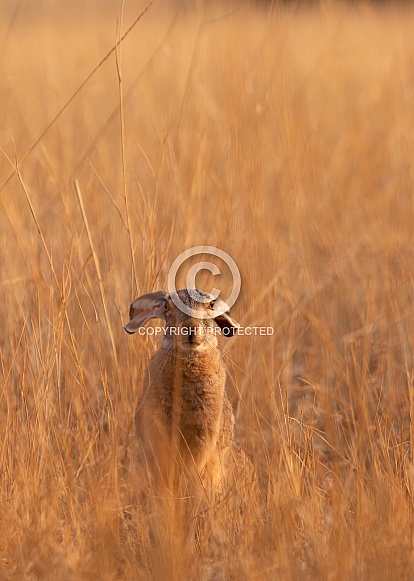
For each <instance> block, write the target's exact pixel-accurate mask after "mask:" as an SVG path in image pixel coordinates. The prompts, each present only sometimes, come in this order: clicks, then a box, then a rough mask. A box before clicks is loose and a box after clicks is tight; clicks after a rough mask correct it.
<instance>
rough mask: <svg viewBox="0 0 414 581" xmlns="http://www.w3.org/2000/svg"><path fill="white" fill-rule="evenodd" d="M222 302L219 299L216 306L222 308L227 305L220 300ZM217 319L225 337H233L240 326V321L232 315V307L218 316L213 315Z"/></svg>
mask: <svg viewBox="0 0 414 581" xmlns="http://www.w3.org/2000/svg"><path fill="white" fill-rule="evenodd" d="M220 303H221V304H219V302H218V301H217V303H216V305H215V307H216V308H219V309H220V310H222V308H223V306H227V305H226V304H225V303H223V302H222V301H220ZM213 318H214V320H215V321H216V323H217V325H218V326H219V327H220V329H221V332H222V334H223V335H224V336H225V337H233V335H234V334H235V333H236V331H237V329H238V328H239V327H240V325H239V323H237V322H236V321H235V320H234V319H232V318H231V317H230V309H228V310H227V311H226V312H224V313H221V314H220V315H217V317H213Z"/></svg>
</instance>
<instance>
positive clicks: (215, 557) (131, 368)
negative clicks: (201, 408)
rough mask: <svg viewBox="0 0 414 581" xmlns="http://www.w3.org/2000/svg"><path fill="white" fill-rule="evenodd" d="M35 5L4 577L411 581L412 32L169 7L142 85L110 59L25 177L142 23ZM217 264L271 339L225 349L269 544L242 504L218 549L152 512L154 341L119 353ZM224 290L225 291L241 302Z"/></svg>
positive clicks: (13, 88)
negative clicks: (148, 438)
mask: <svg viewBox="0 0 414 581" xmlns="http://www.w3.org/2000/svg"><path fill="white" fill-rule="evenodd" d="M21 4H22V5H21V8H20V9H19V11H17V13H16V17H15V19H14V20H11V19H12V14H13V10H12V9H10V13H8V12H7V11H6V10H4V14H3V16H2V21H1V27H0V38H3V40H4V43H3V48H4V50H3V53H2V56H1V58H0V71H1V79H2V80H1V84H0V91H1V99H0V112H1V118H2V119H3V123H2V127H1V132H0V146H1V148H2V151H3V155H2V156H1V157H0V175H1V184H4V183H5V182H6V180H8V182H7V185H5V186H4V187H3V188H2V191H1V193H0V206H1V211H0V224H1V229H0V241H1V245H0V269H1V270H0V290H1V297H2V309H1V311H0V317H1V319H0V365H1V378H2V381H1V384H0V396H1V397H0V426H1V432H0V433H1V438H0V444H1V447H0V502H1V513H0V515H1V516H0V518H1V523H2V526H1V528H0V557H1V562H0V566H1V567H2V569H1V572H0V578H6V579H7V578H11V579H13V578H16V579H38V578H39V579H111V580H112V579H131V580H132V579H140V578H142V579H146V578H150V577H151V576H152V577H151V578H155V579H183V578H185V579H187V578H188V579H189V578H193V579H233V578H234V579H236V578H237V579H254V578H259V579H269V580H270V579H278V578H280V579H302V578H306V579H388V578H390V579H410V578H411V574H412V573H411V572H412V569H413V564H414V563H413V516H412V509H413V463H412V460H413V458H412V430H413V424H412V417H413V413H414V395H413V394H414V392H413V337H414V325H413V316H414V301H413V278H412V273H413V265H414V260H413V259H414V251H413V248H414V247H413V242H414V240H413V223H414V220H413V219H414V215H413V199H412V187H413V169H412V167H413V163H412V160H413V153H414V152H413V137H412V136H413V135H414V114H413V111H414V107H413V105H414V102H413V85H412V78H413V74H414V61H413V54H414V41H413V37H412V30H413V28H412V25H413V13H412V12H409V11H405V12H403V11H402V9H398V8H396V7H394V8H393V9H389V8H381V9H380V8H373V7H369V6H368V5H365V4H364V5H361V6H360V7H355V5H354V6H348V5H345V4H342V3H341V4H338V5H336V4H329V3H326V4H322V6H321V7H320V8H319V9H318V10H316V9H315V10H312V11H309V10H308V11H305V10H298V9H296V8H295V7H294V5H292V6H284V7H283V8H281V7H278V6H276V5H275V6H273V9H270V8H269V7H265V8H263V9H261V10H259V9H258V8H257V7H256V8H254V7H253V6H251V5H248V4H247V5H241V6H240V8H239V5H237V6H236V5H234V6H228V5H227V4H226V5H224V4H223V5H220V4H217V5H216V6H215V7H214V8H209V9H208V8H205V9H204V10H202V6H201V4H199V5H198V12H197V11H196V10H195V8H193V9H191V10H190V9H189V11H187V12H185V11H183V10H178V11H177V12H174V11H173V10H172V9H168V7H167V6H166V5H165V4H163V3H161V2H160V3H157V2H155V3H154V5H153V6H152V7H151V10H150V11H149V12H148V13H147V14H146V15H145V17H144V18H143V19H142V20H141V21H140V22H139V24H138V25H137V27H136V28H135V29H134V31H133V32H132V33H131V34H130V35H129V36H128V37H127V39H126V40H125V42H124V43H123V45H122V47H121V52H120V53H119V52H118V65H119V67H118V68H119V72H120V78H121V81H122V83H121V86H120V81H119V76H118V71H117V66H116V59H115V56H114V55H113V56H112V57H110V58H109V59H108V60H107V61H106V62H105V63H104V65H103V66H102V67H100V68H99V70H98V71H97V72H96V74H95V75H94V76H93V78H92V79H91V81H90V82H89V83H88V84H87V85H86V86H85V88H84V89H83V90H82V91H81V92H80V93H79V94H78V95H77V96H76V98H75V99H74V100H73V102H72V103H71V104H70V105H69V106H68V107H67V108H66V109H65V110H64V111H63V113H62V114H61V116H60V117H59V119H58V120H57V122H56V123H54V124H53V125H52V126H50V128H49V129H48V131H47V132H46V133H45V134H44V136H43V137H42V139H41V140H40V142H39V143H38V144H37V145H36V147H34V148H33V149H32V150H31V147H32V145H33V143H35V142H36V140H37V138H38V137H39V135H41V134H42V132H43V131H44V129H45V128H46V127H48V125H49V123H50V121H51V119H52V118H53V117H54V116H55V115H56V113H57V112H58V111H59V110H60V109H61V108H62V107H63V106H64V104H65V103H66V102H67V101H68V99H69V98H70V97H71V95H73V94H74V92H75V90H76V89H77V88H78V87H79V85H80V84H81V82H82V81H83V79H84V78H86V76H87V75H88V73H89V72H90V71H91V70H92V69H93V67H94V66H95V65H96V64H97V63H99V62H100V60H101V59H102V57H103V56H105V54H106V53H107V52H108V51H109V50H110V49H111V47H112V46H113V45H114V42H115V40H116V35H117V23H116V21H117V18H119V16H120V13H119V6H113V7H111V5H110V3H107V4H105V11H104V12H100V11H99V10H98V8H96V10H92V8H91V7H90V6H89V7H88V10H86V9H85V11H84V12H83V13H82V9H81V8H80V7H79V8H76V7H73V8H72V9H71V11H70V14H68V13H67V12H65V13H61V12H60V11H59V9H58V8H57V4H56V6H54V5H53V6H49V9H47V6H46V3H45V5H44V7H43V8H44V10H43V12H42V11H40V13H39V14H37V17H36V18H35V19H33V18H28V17H27V15H26V12H25V11H26V10H29V8H30V5H29V3H26V4H25V3H24V2H23V3H21ZM132 4H134V5H132ZM91 5H92V4H91ZM142 8H143V5H141V4H140V5H138V4H137V3H132V2H131V5H129V4H128V3H126V6H125V14H124V16H123V23H122V29H123V30H125V29H126V28H127V26H128V24H129V23H130V22H132V21H133V20H134V18H135V17H136V16H137V15H138V13H139V11H140V10H141V9H142ZM9 25H10V26H9ZM120 95H122V96H123V110H122V111H120V107H119V103H120ZM121 121H122V122H123V127H124V131H123V134H122V135H121V129H120V128H121ZM29 150H31V152H30V154H29V155H26V153H27V152H28V151H29ZM123 152H124V153H123ZM9 176H12V177H11V178H10V179H9ZM75 180H76V183H77V187H75V185H74V182H75ZM1 184H0V186H1ZM201 244H203V245H210V246H216V247H218V248H221V249H223V250H225V251H226V252H228V253H229V254H230V255H231V256H232V257H233V259H234V260H235V261H236V263H237V265H238V267H239V269H240V272H241V276H242V290H241V293H240V297H239V299H238V301H237V302H236V304H235V305H234V307H233V309H232V316H234V318H235V319H236V320H238V321H239V322H240V323H241V324H243V325H246V326H247V325H264V326H272V327H274V329H275V332H274V335H273V336H271V337H263V336H253V337H248V336H240V337H237V338H235V339H234V340H231V341H226V340H225V339H224V338H223V339H222V340H221V344H222V347H223V349H224V359H225V362H226V365H227V368H228V376H229V381H228V390H229V394H230V396H231V399H232V402H233V405H234V409H235V410H236V415H237V428H238V434H239V438H240V441H241V443H242V445H243V447H244V448H245V449H246V451H247V453H248V454H249V456H250V458H251V459H252V462H253V464H254V466H255V469H256V474H257V484H258V486H257V490H256V491H255V492H254V493H253V494H252V496H251V498H250V499H249V503H250V506H251V511H250V512H251V514H250V517H251V516H252V515H253V518H254V520H255V525H254V530H253V533H252V532H251V531H250V533H249V534H245V535H243V534H240V535H236V536H235V530H236V529H237V530H240V522H238V521H239V520H240V515H239V514H237V513H236V512H237V511H236V512H235V511H234V507H233V508H232V507H231V505H230V504H226V503H221V504H217V505H212V506H210V507H209V509H208V511H207V512H206V516H205V534H204V535H203V536H202V537H201V538H198V539H197V538H196V537H195V536H194V534H193V524H194V522H193V521H194V515H192V514H190V512H189V511H188V510H186V509H185V506H184V508H183V506H182V505H183V502H182V501H180V502H179V503H178V504H177V505H176V504H174V503H172V504H171V503H170V502H166V503H165V504H164V505H162V504H161V509H160V503H159V502H158V501H157V499H155V498H149V499H147V503H146V504H145V506H144V505H143V504H142V503H140V501H139V500H138V496H137V492H136V490H137V478H139V475H137V473H136V470H135V469H134V464H133V458H134V453H135V448H136V442H135V438H134V430H133V417H134V410H135V408H136V405H137V402H138V401H139V396H140V390H141V386H142V380H143V371H144V369H145V367H146V364H147V362H148V359H149V357H150V355H151V353H152V352H153V351H154V349H156V344H157V340H156V339H155V338H151V337H138V336H134V337H128V336H127V335H126V333H125V332H124V331H123V329H122V326H123V324H124V323H125V322H126V320H127V316H128V308H129V304H130V302H131V300H132V299H134V298H136V297H137V296H139V295H140V294H141V293H145V292H149V291H152V290H157V289H161V288H166V285H167V274H168V270H169V267H170V265H171V263H172V261H173V260H174V259H175V258H176V257H177V256H178V255H179V254H180V253H181V252H182V251H183V250H185V249H187V248H190V247H192V246H197V245H201ZM131 249H132V252H131ZM219 266H220V267H223V276H220V277H214V279H213V277H211V278H210V279H208V278H206V279H204V284H205V288H206V290H209V289H210V288H211V287H213V286H216V287H218V288H223V289H224V290H225V291H228V290H229V288H230V287H231V281H230V279H229V273H228V272H227V271H226V269H225V268H224V265H222V264H219ZM184 274H185V273H184ZM181 275H183V273H181ZM181 278H182V280H184V278H183V276H182V277H181ZM184 504H185V503H184ZM235 539H236V540H235Z"/></svg>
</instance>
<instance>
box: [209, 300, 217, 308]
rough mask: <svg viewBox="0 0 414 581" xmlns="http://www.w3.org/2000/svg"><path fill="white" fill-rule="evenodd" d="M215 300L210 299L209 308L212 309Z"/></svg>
mask: <svg viewBox="0 0 414 581" xmlns="http://www.w3.org/2000/svg"><path fill="white" fill-rule="evenodd" d="M215 302H216V301H215V300H214V301H211V303H210V309H214V303H215Z"/></svg>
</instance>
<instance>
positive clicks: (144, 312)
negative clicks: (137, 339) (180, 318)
mask: <svg viewBox="0 0 414 581" xmlns="http://www.w3.org/2000/svg"><path fill="white" fill-rule="evenodd" d="M167 296H168V293H166V292H165V291H157V292H155V293H148V294H146V295H142V297H139V298H138V299H136V300H135V301H134V302H133V303H132V305H131V307H130V309H129V318H130V321H129V323H127V324H126V325H125V327H124V329H125V331H126V332H127V333H129V334H130V335H132V333H136V332H137V331H138V329H140V328H141V327H143V326H144V325H145V323H146V322H147V321H149V320H150V319H164V320H165V308H164V304H165V301H166V299H167Z"/></svg>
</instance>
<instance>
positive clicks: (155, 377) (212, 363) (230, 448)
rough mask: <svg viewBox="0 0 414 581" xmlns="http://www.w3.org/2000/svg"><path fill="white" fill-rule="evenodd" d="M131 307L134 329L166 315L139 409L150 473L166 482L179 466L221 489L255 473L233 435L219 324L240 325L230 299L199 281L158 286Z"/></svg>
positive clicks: (225, 328) (230, 330) (228, 329)
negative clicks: (197, 285) (190, 285)
mask: <svg viewBox="0 0 414 581" xmlns="http://www.w3.org/2000/svg"><path fill="white" fill-rule="evenodd" d="M177 305H178V306H177ZM129 315H130V322H129V323H128V324H127V325H125V327H124V329H125V330H126V331H127V332H128V333H130V334H132V333H135V332H136V331H138V330H139V329H141V328H142V327H143V326H144V325H145V323H146V322H147V321H149V320H150V319H163V320H164V321H165V323H166V325H165V329H164V337H163V341H162V344H161V347H160V348H159V349H158V351H156V352H155V354H154V355H153V356H152V358H151V360H150V362H149V364H148V367H147V369H146V372H145V381H144V391H143V395H142V398H141V402H140V404H139V406H138V409H137V413H136V428H137V432H138V435H139V438H140V440H141V445H142V451H143V455H144V462H145V464H146V466H147V468H148V472H149V474H150V478H151V481H152V482H154V481H155V480H157V481H159V479H161V480H162V482H163V485H164V486H167V487H168V486H169V485H171V482H172V481H171V478H175V477H177V473H178V474H183V473H185V474H186V475H187V476H188V475H192V476H194V477H195V478H196V479H199V480H200V479H201V482H202V484H203V485H204V487H205V488H206V489H209V490H210V491H212V492H213V493H218V492H220V491H221V490H222V488H223V485H224V484H225V481H226V479H227V480H228V479H230V478H233V477H235V476H237V475H238V474H241V473H243V474H244V479H246V475H247V478H248V479H250V477H251V476H252V467H251V464H250V462H249V460H248V459H247V457H246V456H245V455H244V453H243V452H242V450H241V449H240V447H239V445H238V443H237V441H236V439H235V434H234V423H235V422H234V414H233V410H232V407H231V404H230V401H229V398H228V396H227V393H226V389H225V383H226V371H225V366H224V364H223V361H222V359H221V355H220V351H219V348H218V341H217V336H216V331H218V330H219V329H221V332H222V334H224V335H233V334H234V333H235V332H237V328H238V327H239V325H238V323H236V322H235V321H234V320H233V319H232V318H231V317H230V314H229V308H228V306H227V305H226V303H224V302H223V301H222V300H220V299H216V300H215V299H214V297H213V296H212V295H209V294H206V293H204V292H201V291H197V290H195V289H191V290H187V289H183V290H180V291H177V292H176V293H171V294H169V293H167V292H165V291H157V292H153V293H149V294H145V295H143V296H141V297H139V298H138V299H136V300H135V301H134V302H133V303H132V305H131V308H130V313H129ZM172 474H175V476H172Z"/></svg>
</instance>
